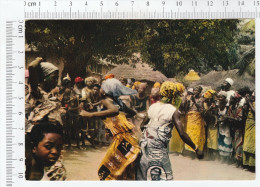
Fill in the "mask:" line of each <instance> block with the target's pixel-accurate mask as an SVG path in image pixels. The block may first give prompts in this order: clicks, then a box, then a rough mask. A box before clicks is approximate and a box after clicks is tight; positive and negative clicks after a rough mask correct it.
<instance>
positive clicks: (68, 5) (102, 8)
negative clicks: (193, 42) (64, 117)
mask: <svg viewBox="0 0 260 187" xmlns="http://www.w3.org/2000/svg"><path fill="white" fill-rule="evenodd" d="M0 7H1V11H2V12H3V14H2V15H3V16H2V18H1V36H2V38H3V39H4V40H2V46H5V48H4V49H3V50H2V51H5V53H2V54H1V60H2V61H3V62H2V63H1V64H0V65H1V66H0V70H1V80H5V93H2V94H1V95H2V96H3V97H4V98H5V105H3V106H4V107H5V108H4V109H2V110H1V111H3V113H4V114H5V115H2V116H1V118H2V119H1V120H2V121H3V123H4V124H5V125H4V124H2V127H1V128H2V132H1V133H2V136H1V137H2V141H1V145H2V147H4V148H5V151H4V150H3V149H1V159H2V160H3V161H5V168H4V167H2V169H1V177H2V178H1V181H0V182H1V183H0V184H1V186H2V185H3V186H23V185H26V184H25V176H24V171H25V164H24V160H25V157H24V120H25V119H24V102H25V101H24V81H25V80H24V71H25V51H24V46H25V35H24V30H25V28H24V22H25V20H32V19H38V20H39V19H238V18H259V17H260V12H259V10H260V0H85V1H83V0H78V1H75V0H74V1H68V0H61V1H58V0H56V1H54V0H51V1H49V0H46V1H33V0H32V1H11V0H9V1H7V0H6V1H5V2H1V6H0ZM2 48H3V47H2ZM1 92H2V90H1ZM26 183H28V182H26Z"/></svg>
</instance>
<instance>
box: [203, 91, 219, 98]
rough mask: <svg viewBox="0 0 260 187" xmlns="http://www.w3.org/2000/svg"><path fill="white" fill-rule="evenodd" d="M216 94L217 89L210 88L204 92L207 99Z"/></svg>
mask: <svg viewBox="0 0 260 187" xmlns="http://www.w3.org/2000/svg"><path fill="white" fill-rule="evenodd" d="M215 94H216V91H215V90H208V91H206V92H205V93H204V96H203V97H204V98H206V99H210V98H212V97H213V96H214V95H215Z"/></svg>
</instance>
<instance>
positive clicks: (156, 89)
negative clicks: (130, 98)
mask: <svg viewBox="0 0 260 187" xmlns="http://www.w3.org/2000/svg"><path fill="white" fill-rule="evenodd" d="M160 87H161V84H160V83H159V82H156V83H154V85H153V87H152V90H151V95H150V104H151V105H152V104H154V103H157V102H159V101H160V99H161V97H160Z"/></svg>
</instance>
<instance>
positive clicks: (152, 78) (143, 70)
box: [107, 63, 168, 93]
mask: <svg viewBox="0 0 260 187" xmlns="http://www.w3.org/2000/svg"><path fill="white" fill-rule="evenodd" d="M111 73H112V74H114V75H115V78H117V79H119V78H120V77H124V78H126V79H128V78H134V79H135V80H137V81H141V82H147V83H148V89H147V92H149V93H150V90H151V88H152V86H153V84H154V83H155V82H160V83H162V82H164V81H166V80H167V79H168V78H167V77H166V76H165V75H164V74H162V73H161V72H160V71H156V70H154V69H153V68H152V67H150V66H149V65H148V64H146V63H137V64H135V65H134V66H133V65H132V66H131V65H127V64H123V65H118V66H117V67H115V68H114V69H112V70H111V71H109V72H107V74H111Z"/></svg>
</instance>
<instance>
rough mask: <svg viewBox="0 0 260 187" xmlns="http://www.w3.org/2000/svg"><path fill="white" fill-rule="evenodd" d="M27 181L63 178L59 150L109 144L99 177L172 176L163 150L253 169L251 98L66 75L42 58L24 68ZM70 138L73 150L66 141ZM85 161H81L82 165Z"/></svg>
mask: <svg viewBox="0 0 260 187" xmlns="http://www.w3.org/2000/svg"><path fill="white" fill-rule="evenodd" d="M26 76H27V78H28V84H27V85H26V87H25V89H26V92H25V94H26V97H25V98H26V99H25V106H26V107H25V108H26V110H25V112H26V113H25V119H26V122H25V125H26V134H25V137H26V162H25V163H26V179H27V180H65V179H66V169H65V167H64V165H63V157H62V155H61V150H62V148H63V147H64V148H65V149H69V150H70V149H75V148H76V149H86V151H87V147H86V143H87V142H89V144H90V145H91V146H93V147H97V146H108V145H109V147H108V148H107V153H106V155H105V157H104V159H103V160H102V161H101V164H100V167H99V169H98V171H96V172H97V174H98V176H99V178H100V180H173V173H172V167H171V163H170V159H169V153H172V152H174V153H177V154H183V155H184V156H189V157H191V159H195V158H196V157H198V158H199V159H207V160H219V161H221V162H223V163H226V164H236V165H237V167H246V168H247V169H249V170H251V171H254V169H255V97H254V91H252V90H249V89H248V88H247V87H244V88H242V89H239V90H236V91H235V90H232V85H233V80H232V79H231V78H227V79H226V80H225V81H224V82H223V84H222V85H220V87H219V88H217V89H216V90H213V89H207V88H203V87H201V86H196V87H194V88H188V87H185V86H184V85H183V84H182V83H177V82H170V81H165V82H162V83H159V82H156V83H154V85H153V87H152V89H151V92H150V93H149V92H148V84H147V83H146V82H139V81H136V80H134V79H126V78H123V77H121V78H119V79H116V78H115V75H113V74H109V75H106V76H105V77H104V79H102V80H101V81H98V80H97V79H96V78H94V77H86V78H85V77H76V78H75V79H74V80H71V78H70V76H69V75H68V74H67V75H66V76H65V77H64V78H62V81H61V85H60V86H58V85H57V84H58V77H59V69H58V68H57V67H56V66H54V65H53V64H51V63H49V62H43V59H42V58H39V57H38V58H36V59H35V60H34V61H33V62H31V63H30V64H29V68H28V72H27V73H26ZM72 142H75V143H76V147H73V146H72ZM86 164H87V163H86Z"/></svg>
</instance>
